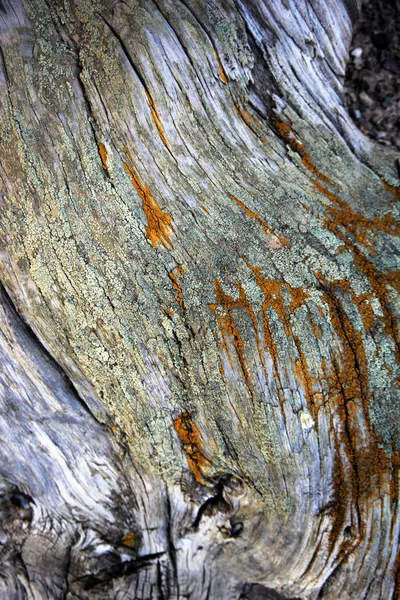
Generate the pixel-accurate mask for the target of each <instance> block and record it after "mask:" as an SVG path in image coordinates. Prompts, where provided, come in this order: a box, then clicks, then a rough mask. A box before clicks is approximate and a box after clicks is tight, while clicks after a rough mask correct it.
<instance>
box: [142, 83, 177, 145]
mask: <svg viewBox="0 0 400 600" xmlns="http://www.w3.org/2000/svg"><path fill="white" fill-rule="evenodd" d="M146 97H147V101H148V103H149V106H150V114H151V118H152V119H153V123H154V125H155V126H156V127H157V130H158V133H159V135H160V138H161V140H162V142H163V144H164V146H165V147H166V148H167V150H169V152H171V154H172V150H171V144H170V143H169V141H168V138H167V136H166V134H165V131H164V127H163V124H162V121H161V117H160V113H159V112H158V108H157V105H156V103H155V102H154V100H153V98H152V97H151V96H150V94H149V93H148V92H147V91H146Z"/></svg>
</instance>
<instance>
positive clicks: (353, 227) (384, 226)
mask: <svg viewBox="0 0 400 600" xmlns="http://www.w3.org/2000/svg"><path fill="white" fill-rule="evenodd" d="M312 183H313V185H314V186H315V187H316V188H317V190H318V191H319V192H321V194H324V196H326V197H327V198H329V200H331V202H332V203H333V206H328V207H327V211H328V213H329V215H330V217H328V219H326V221H325V226H326V227H327V229H329V230H330V231H334V232H335V233H336V234H338V231H337V230H338V228H339V227H341V228H343V229H345V230H346V231H347V232H348V233H351V234H352V235H353V236H354V238H355V240H356V241H357V242H358V243H359V244H361V245H364V246H366V247H368V248H369V250H370V251H372V252H373V247H372V240H373V237H372V236H373V235H374V233H375V232H376V231H382V232H383V233H386V234H388V235H400V225H399V223H398V222H397V221H396V219H395V218H394V217H393V215H392V214H390V213H388V214H386V215H385V216H384V217H373V218H372V219H370V218H368V217H365V216H363V215H361V214H360V213H359V212H356V211H355V210H353V209H352V208H351V207H350V206H349V204H348V203H347V202H345V201H344V200H342V199H341V198H339V196H337V195H336V194H333V193H332V192H330V191H329V190H328V189H327V188H325V187H324V186H323V185H322V184H321V183H320V182H319V181H315V180H312ZM368 236H369V237H368Z"/></svg>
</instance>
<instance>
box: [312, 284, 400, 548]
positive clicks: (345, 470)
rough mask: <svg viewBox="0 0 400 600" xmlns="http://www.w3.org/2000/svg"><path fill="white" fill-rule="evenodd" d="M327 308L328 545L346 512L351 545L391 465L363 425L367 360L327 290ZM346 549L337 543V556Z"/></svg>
mask: <svg viewBox="0 0 400 600" xmlns="http://www.w3.org/2000/svg"><path fill="white" fill-rule="evenodd" d="M323 299H324V302H325V303H326V304H327V306H328V308H329V315H330V322H331V324H332V327H333V329H334V331H335V334H336V336H337V338H338V339H339V341H340V357H336V358H333V360H332V364H331V370H330V371H329V372H328V371H327V370H326V365H324V370H325V373H324V379H325V381H326V382H327V383H328V399H329V406H330V410H331V413H332V415H333V416H337V417H339V421H340V423H343V427H341V428H340V429H338V428H335V430H336V444H337V452H336V463H335V466H334V472H333V479H334V485H335V497H336V501H335V504H334V506H333V508H332V518H333V524H332V529H331V534H330V541H331V544H332V545H333V544H334V541H335V540H336V539H337V538H338V537H339V534H340V533H341V531H342V529H343V525H344V522H345V518H346V514H347V511H348V508H349V506H351V505H353V507H354V508H355V510H356V514H357V522H356V523H355V525H356V530H357V531H356V533H357V536H356V542H353V543H357V544H359V543H361V541H362V539H363V538H364V537H365V535H366V530H365V519H364V517H363V511H364V510H368V509H367V505H368V504H370V502H371V501H374V500H375V499H378V498H379V497H380V496H381V494H382V493H385V492H386V493H387V492H389V491H392V492H393V489H392V490H391V489H390V480H391V477H390V473H391V465H390V461H389V459H388V457H387V456H386V454H385V452H384V451H383V449H382V448H380V446H379V443H378V439H377V437H376V434H375V432H374V430H373V428H372V426H371V423H370V420H369V411H368V405H369V400H370V394H369V390H368V370H367V360H366V355H365V350H364V345H363V340H362V336H361V334H360V333H359V332H358V331H357V329H356V328H355V327H354V325H353V324H352V322H351V320H350V319H349V317H348V316H347V314H346V312H345V310H344V309H343V307H342V306H341V303H340V301H339V298H338V297H337V296H336V294H335V292H334V289H333V287H332V288H329V290H328V291H327V292H326V293H325V294H324V298H323ZM348 549H349V542H345V543H343V545H342V547H341V549H340V551H341V552H345V551H347V550H348Z"/></svg>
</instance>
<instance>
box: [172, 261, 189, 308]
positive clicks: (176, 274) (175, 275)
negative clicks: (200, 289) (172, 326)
mask: <svg viewBox="0 0 400 600" xmlns="http://www.w3.org/2000/svg"><path fill="white" fill-rule="evenodd" d="M183 273H184V269H183V267H182V265H178V266H177V267H175V268H174V269H172V271H170V272H169V273H168V276H169V278H170V280H171V281H172V285H173V286H174V288H175V289H176V291H177V297H176V301H177V302H178V304H179V306H180V307H181V308H185V303H184V302H183V292H182V288H181V286H180V284H179V281H178V277H179V276H180V275H183Z"/></svg>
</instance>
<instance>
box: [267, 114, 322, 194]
mask: <svg viewBox="0 0 400 600" xmlns="http://www.w3.org/2000/svg"><path fill="white" fill-rule="evenodd" d="M272 126H273V128H274V129H275V131H276V132H277V133H278V135H279V136H280V137H281V138H282V139H283V140H284V141H285V142H286V143H287V144H288V145H289V146H290V148H291V149H292V150H293V152H296V153H297V154H298V155H299V156H300V158H301V162H302V163H303V165H304V166H305V168H306V169H307V170H308V171H310V172H311V173H313V174H314V175H315V176H316V177H318V179H320V180H321V181H323V182H324V183H326V184H328V185H331V184H332V181H331V180H330V179H329V177H327V176H326V175H324V174H323V173H321V171H320V170H319V169H318V168H317V167H316V166H315V165H314V163H313V161H312V159H311V156H310V154H309V153H308V151H307V150H306V148H305V146H304V144H303V143H302V142H301V141H300V140H299V136H298V135H297V133H296V132H295V131H294V129H292V128H291V127H290V125H288V123H284V122H283V121H281V120H280V119H278V118H277V117H274V118H273V119H272Z"/></svg>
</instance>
